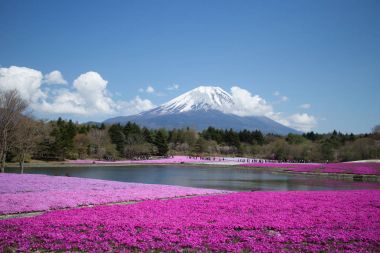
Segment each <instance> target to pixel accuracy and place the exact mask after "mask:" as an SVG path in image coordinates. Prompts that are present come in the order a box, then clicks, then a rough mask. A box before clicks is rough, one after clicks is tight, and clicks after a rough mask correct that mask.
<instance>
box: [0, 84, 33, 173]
mask: <svg viewBox="0 0 380 253" xmlns="http://www.w3.org/2000/svg"><path fill="white" fill-rule="evenodd" d="M27 107H28V103H27V102H26V101H25V100H24V99H22V98H21V96H20V94H19V93H18V91H17V90H10V91H3V92H0V159H1V172H2V173H4V171H5V161H6V156H7V152H8V150H9V148H10V146H9V139H10V136H11V135H12V132H13V131H14V130H15V126H16V125H17V124H18V121H19V120H20V118H21V117H20V115H21V113H23V112H24V111H25V110H26V108H27Z"/></svg>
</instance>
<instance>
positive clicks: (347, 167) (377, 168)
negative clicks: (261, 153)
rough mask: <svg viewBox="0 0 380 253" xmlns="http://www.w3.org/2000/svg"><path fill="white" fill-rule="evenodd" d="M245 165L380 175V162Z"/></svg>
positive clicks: (299, 170) (300, 170) (298, 170)
mask: <svg viewBox="0 0 380 253" xmlns="http://www.w3.org/2000/svg"><path fill="white" fill-rule="evenodd" d="M241 166H245V167H259V168H284V169H286V170H290V171H295V172H322V173H346V174H358V175H380V163H249V164H241Z"/></svg>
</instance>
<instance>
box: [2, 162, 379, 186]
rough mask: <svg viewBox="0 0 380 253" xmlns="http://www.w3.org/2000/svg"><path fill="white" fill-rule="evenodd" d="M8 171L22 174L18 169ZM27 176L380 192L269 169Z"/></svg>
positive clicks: (149, 168) (74, 171)
mask: <svg viewBox="0 0 380 253" xmlns="http://www.w3.org/2000/svg"><path fill="white" fill-rule="evenodd" d="M7 172H13V173H18V172H19V169H17V168H8V169H7ZM25 173H30V174H46V175H55V176H72V177H82V178H95V179H104V180H114V181H122V182H136V183H147V184H166V185H181V186H191V187H199V188H211V189H224V190H233V191H293V190H354V189H380V183H367V182H354V181H350V180H337V179H331V178H325V177H315V176H307V175H296V174H293V175H291V174H285V173H271V172H268V169H252V168H241V167H236V166H232V167H212V166H190V165H186V166H185V165H137V166H114V167H113V166H103V167H102V166H87V167H76V166H71V167H54V168H44V167H38V168H37V167H28V168H25Z"/></svg>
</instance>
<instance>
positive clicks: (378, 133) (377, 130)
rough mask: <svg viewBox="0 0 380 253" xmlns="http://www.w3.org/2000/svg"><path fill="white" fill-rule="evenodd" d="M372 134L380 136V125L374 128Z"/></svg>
mask: <svg viewBox="0 0 380 253" xmlns="http://www.w3.org/2000/svg"><path fill="white" fill-rule="evenodd" d="M372 133H374V134H377V135H380V124H379V125H376V126H374V128H373V129H372Z"/></svg>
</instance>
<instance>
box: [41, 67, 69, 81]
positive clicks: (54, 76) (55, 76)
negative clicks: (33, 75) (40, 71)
mask: <svg viewBox="0 0 380 253" xmlns="http://www.w3.org/2000/svg"><path fill="white" fill-rule="evenodd" d="M43 82H44V83H46V84H67V81H66V80H65V79H63V76H62V74H61V72H60V71H58V70H54V71H52V72H50V73H48V74H46V75H45V76H44V80H43Z"/></svg>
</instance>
